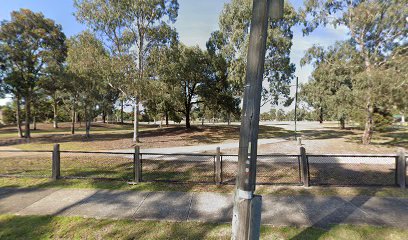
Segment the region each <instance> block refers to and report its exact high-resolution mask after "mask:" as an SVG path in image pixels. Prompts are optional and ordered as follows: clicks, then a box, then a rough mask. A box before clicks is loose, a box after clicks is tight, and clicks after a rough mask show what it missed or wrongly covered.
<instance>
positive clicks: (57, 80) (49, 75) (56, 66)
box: [39, 42, 67, 128]
mask: <svg viewBox="0 0 408 240" xmlns="http://www.w3.org/2000/svg"><path fill="white" fill-rule="evenodd" d="M66 57H67V48H66V44H65V42H64V44H63V45H62V46H61V50H60V51H58V52H56V53H55V54H54V55H52V56H51V58H50V61H49V62H48V63H47V66H46V67H45V69H44V73H43V75H42V76H41V77H40V79H39V88H41V90H42V91H43V92H44V93H45V94H46V95H48V96H49V97H50V98H51V100H52V109H53V112H54V116H53V126H54V128H58V105H59V104H60V103H61V95H62V92H63V91H64V84H65V83H64V81H66V79H65V76H64V74H65V67H64V63H65V59H66Z"/></svg>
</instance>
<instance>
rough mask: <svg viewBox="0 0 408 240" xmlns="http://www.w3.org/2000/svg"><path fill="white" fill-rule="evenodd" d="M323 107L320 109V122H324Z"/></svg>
mask: <svg viewBox="0 0 408 240" xmlns="http://www.w3.org/2000/svg"><path fill="white" fill-rule="evenodd" d="M323 120H324V119H323V108H322V107H320V111H319V123H320V124H322V123H323Z"/></svg>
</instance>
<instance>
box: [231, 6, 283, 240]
mask: <svg viewBox="0 0 408 240" xmlns="http://www.w3.org/2000/svg"><path fill="white" fill-rule="evenodd" d="M282 13H283V0H254V1H253V8H252V20H251V30H250V37H249V49H248V59H247V68H246V83H245V90H244V99H243V107H242V119H241V130H240V138H239V153H238V154H239V155H238V174H237V180H236V191H235V196H234V210H233V219H232V239H237V240H238V239H239V240H241V239H245V240H246V239H258V238H259V231H260V224H261V206H262V198H261V196H254V194H253V193H254V191H255V184H256V158H257V145H258V130H259V114H260V105H261V91H262V81H263V74H264V63H265V51H266V39H267V30H268V16H269V14H271V16H272V17H274V18H279V17H281V15H282Z"/></svg>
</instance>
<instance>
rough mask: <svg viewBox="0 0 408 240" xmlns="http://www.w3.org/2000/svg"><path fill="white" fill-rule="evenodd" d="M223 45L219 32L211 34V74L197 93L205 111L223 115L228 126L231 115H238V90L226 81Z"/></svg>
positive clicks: (209, 47)
mask: <svg viewBox="0 0 408 240" xmlns="http://www.w3.org/2000/svg"><path fill="white" fill-rule="evenodd" d="M225 43H226V39H225V38H224V36H223V33H222V32H220V31H215V32H213V33H212V34H211V37H210V39H209V40H208V41H207V52H208V57H209V60H210V62H209V66H210V71H211V72H212V74H211V77H210V78H208V80H207V82H206V83H205V84H202V85H200V87H199V89H198V91H199V95H200V100H202V101H203V103H204V105H205V109H207V110H210V111H212V112H213V113H222V114H225V115H226V119H227V121H228V124H230V122H231V115H233V116H235V117H236V116H239V113H240V108H239V104H240V98H239V92H240V89H239V87H237V85H234V84H233V83H232V82H230V81H229V80H228V77H229V71H228V66H229V64H228V59H227V58H225V56H224V54H223V52H222V50H223V47H224V45H225Z"/></svg>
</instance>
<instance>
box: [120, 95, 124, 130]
mask: <svg viewBox="0 0 408 240" xmlns="http://www.w3.org/2000/svg"><path fill="white" fill-rule="evenodd" d="M120 123H121V124H123V99H122V100H120Z"/></svg>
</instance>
